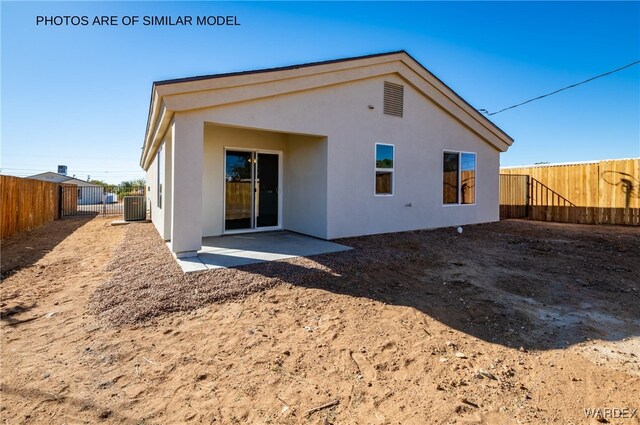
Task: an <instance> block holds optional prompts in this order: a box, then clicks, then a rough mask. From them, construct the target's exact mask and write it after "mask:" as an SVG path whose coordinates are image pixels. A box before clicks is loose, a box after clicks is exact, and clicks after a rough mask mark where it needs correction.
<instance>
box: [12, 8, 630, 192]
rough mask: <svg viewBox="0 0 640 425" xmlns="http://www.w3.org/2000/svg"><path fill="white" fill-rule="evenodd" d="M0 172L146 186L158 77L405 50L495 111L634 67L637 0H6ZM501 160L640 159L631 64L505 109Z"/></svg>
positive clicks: (501, 117) (498, 120)
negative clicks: (155, 22) (215, 20)
mask: <svg viewBox="0 0 640 425" xmlns="http://www.w3.org/2000/svg"><path fill="white" fill-rule="evenodd" d="M1 8H2V10H1V13H2V29H1V31H2V34H1V35H2V41H1V43H2V46H1V47H2V65H1V66H2V68H1V84H2V86H1V90H2V91H1V96H2V99H1V100H2V103H1V107H2V111H1V113H2V116H1V125H2V129H1V137H2V152H1V160H2V162H1V168H2V172H3V173H4V174H14V175H21V176H25V175H29V174H35V173H37V172H39V171H45V170H53V171H55V168H56V165H57V164H66V165H68V166H69V173H71V174H76V176H77V177H79V178H86V177H87V175H91V177H92V178H98V179H103V180H107V181H110V182H113V183H116V182H119V181H121V180H124V179H131V178H136V177H143V176H144V174H143V173H142V171H141V170H140V168H139V165H138V161H139V154H140V148H141V146H142V140H143V136H144V131H145V125H146V120H147V113H148V106H149V95H150V90H151V83H152V82H153V81H155V80H162V79H169V78H178V77H185V76H192V75H202V74H212V73H220V72H229V71H242V70H248V69H257V68H268V67H274V66H283V65H292V64H297V63H304V62H312V61H320V60H327V59H335V58H341V57H350V56H357V55H364V54H370V53H377V52H385V51H393V50H399V49H405V50H407V51H408V52H409V53H410V54H411V55H412V56H413V57H415V58H416V59H417V60H418V61H420V62H421V63H422V64H423V65H424V66H426V67H427V68H428V69H429V70H431V71H432V72H433V73H434V74H435V75H436V76H438V77H439V78H440V79H441V80H443V81H444V82H445V83H447V84H448V85H449V86H450V87H451V88H453V89H454V90H455V91H456V92H457V93H458V94H460V95H461V96H462V97H464V98H465V99H466V100H467V101H468V102H469V103H471V105H473V106H474V107H476V108H485V109H487V110H489V111H495V110H498V109H501V108H503V107H506V106H510V105H512V104H515V103H519V102H521V101H524V100H527V99H529V98H531V97H535V96H538V95H541V94H544V93H547V92H550V91H553V90H555V89H558V88H561V87H563V86H566V85H569V84H572V83H575V82H578V81H581V80H584V79H586V78H589V77H592V76H594V75H597V74H600V73H603V72H606V71H609V70H611V69H614V68H617V67H620V66H623V65H625V64H627V63H630V62H633V61H635V60H638V59H640V25H639V23H640V3H638V2H603V3H600V2H587V3H582V2H567V3H563V2H526V3H525V2H473V3H467V2H442V3H435V2H407V3H403V2H401V3H398V2H394V3H386V2H332V3H315V2H303V3H302V2H301V3H296V2H277V3H269V2H261V3H253V2H242V3H232V2H222V3H221V2H218V3H209V2H193V3H190V2H180V3H173V2H140V3H137V2H113V3H110V2H96V3H84V2H6V1H3V2H2V5H1ZM38 15H42V16H51V15H54V16H55V15H61V16H64V15H71V16H73V15H76V16H88V17H89V18H90V19H92V18H93V16H95V15H117V16H119V17H122V16H125V15H128V16H131V15H137V16H140V17H142V16H145V15H172V16H178V15H191V16H196V15H237V16H238V21H239V22H240V24H241V25H240V26H238V27H196V26H192V27H149V26H143V25H141V24H138V25H136V26H134V27H125V26H122V25H120V26H118V27H98V26H91V25H89V26H78V27H73V26H69V27H64V26H63V27H51V26H49V27H45V26H36V16H38ZM492 120H493V121H494V122H495V123H496V124H497V125H498V126H500V127H501V128H502V129H503V130H505V131H506V132H507V133H508V134H510V135H511V136H512V137H513V138H514V139H515V140H516V142H515V143H514V145H513V146H512V147H511V149H510V150H509V151H508V152H507V153H505V154H502V156H501V164H502V165H505V166H508V165H519V164H530V163H534V162H541V161H545V162H565V161H582V160H593V159H608V158H623V157H638V156H640V66H635V67H632V68H628V69H626V70H624V71H621V72H619V73H616V74H613V75H611V76H608V77H605V78H602V79H598V80H596V81H594V82H592V83H589V84H586V85H583V86H580V87H578V88H575V89H571V90H568V91H565V92H562V93H560V94H557V95H555V96H552V97H549V98H546V99H543V100H540V101H537V102H534V103H531V104H528V105H525V106H522V107H520V108H517V109H514V110H510V111H506V112H503V113H501V114H498V115H495V116H493V117H492Z"/></svg>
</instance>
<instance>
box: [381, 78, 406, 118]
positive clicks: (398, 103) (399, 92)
mask: <svg viewBox="0 0 640 425" xmlns="http://www.w3.org/2000/svg"><path fill="white" fill-rule="evenodd" d="M403 103H404V86H401V85H400V84H394V83H390V82H388V81H385V82H384V113H385V114H387V115H395V116H396V117H401V116H402V105H403Z"/></svg>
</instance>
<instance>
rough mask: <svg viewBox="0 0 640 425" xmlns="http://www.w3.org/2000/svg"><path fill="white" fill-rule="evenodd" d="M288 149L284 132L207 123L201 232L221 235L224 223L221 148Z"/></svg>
mask: <svg viewBox="0 0 640 425" xmlns="http://www.w3.org/2000/svg"><path fill="white" fill-rule="evenodd" d="M225 148H240V149H263V150H270V151H282V152H283V153H284V152H285V151H286V149H287V135H286V134H282V133H272V132H266V131H253V130H248V129H242V128H232V127H223V126H214V125H206V126H205V131H204V164H203V181H202V190H203V192H202V199H203V203H202V223H203V228H202V232H203V235H204V236H215V235H220V234H222V232H223V230H224V229H223V224H224V203H223V200H224V175H225V171H224V168H223V166H224V165H223V164H224V149H225Z"/></svg>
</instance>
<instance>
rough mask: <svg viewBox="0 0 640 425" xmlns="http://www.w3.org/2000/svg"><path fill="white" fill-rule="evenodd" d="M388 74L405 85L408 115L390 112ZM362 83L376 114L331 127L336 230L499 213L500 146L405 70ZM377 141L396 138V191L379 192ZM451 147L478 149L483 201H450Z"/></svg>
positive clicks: (446, 222)
mask: <svg viewBox="0 0 640 425" xmlns="http://www.w3.org/2000/svg"><path fill="white" fill-rule="evenodd" d="M385 80H386V81H392V82H396V83H398V84H403V85H404V86H405V90H404V115H403V117H401V118H400V117H395V116H389V115H384V114H383V113H382V110H381V109H382V108H381V107H379V106H381V105H380V104H381V99H382V96H381V90H382V89H381V86H382V83H383V81H385ZM358 86H359V89H360V90H356V91H354V93H353V94H352V96H353V97H355V98H360V102H359V103H365V104H367V103H372V104H374V105H376V109H375V110H374V113H373V114H366V113H362V112H361V111H358V115H357V116H356V117H354V118H353V119H352V120H349V121H352V122H354V123H356V124H357V126H358V128H357V129H356V128H354V129H352V130H350V131H346V132H344V133H340V134H338V135H336V136H334V137H332V135H330V143H329V171H328V175H329V188H330V190H329V209H328V211H329V217H328V223H329V229H328V235H329V238H338V237H345V236H356V235H363V234H372V233H384V232H395V231H402V230H413V229H421V228H430V227H442V226H451V225H458V224H468V223H478V222H488V221H495V220H498V212H499V211H498V168H499V152H498V151H497V150H496V149H495V148H493V147H491V146H490V145H489V144H487V143H485V142H484V141H483V140H481V139H480V138H479V137H478V136H477V135H476V134H474V133H473V132H471V131H470V130H468V129H467V128H465V127H463V126H462V125H460V123H459V122H457V121H455V120H454V119H452V118H451V116H450V115H448V114H447V113H446V112H444V111H443V110H442V109H440V108H438V107H437V106H435V105H434V104H433V103H431V102H430V101H428V100H426V99H425V98H424V97H423V96H422V95H421V94H419V93H418V92H417V91H415V90H414V89H412V88H411V87H410V86H408V85H407V84H406V83H404V82H403V81H402V80H401V79H400V78H397V77H387V78H383V79H376V80H368V81H365V82H361V83H360V84H358ZM366 112H369V111H366ZM375 143H385V144H392V145H394V146H395V149H394V150H395V165H394V169H395V172H394V179H395V182H394V193H393V195H392V196H375V195H374V174H375V171H374V164H375ZM444 150H457V151H468V152H474V153H476V154H477V184H476V198H477V203H476V205H459V206H443V204H442V161H443V158H442V155H443V151H444ZM407 204H411V205H412V206H411V207H409V206H407ZM345 211H348V212H350V213H349V214H345Z"/></svg>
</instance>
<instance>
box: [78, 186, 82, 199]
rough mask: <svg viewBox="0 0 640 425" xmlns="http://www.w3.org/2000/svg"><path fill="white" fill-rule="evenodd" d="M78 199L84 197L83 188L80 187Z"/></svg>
mask: <svg viewBox="0 0 640 425" xmlns="http://www.w3.org/2000/svg"><path fill="white" fill-rule="evenodd" d="M78 199H82V188H80V187H79V188H78Z"/></svg>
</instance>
